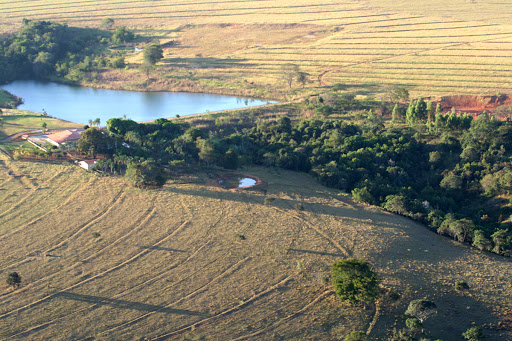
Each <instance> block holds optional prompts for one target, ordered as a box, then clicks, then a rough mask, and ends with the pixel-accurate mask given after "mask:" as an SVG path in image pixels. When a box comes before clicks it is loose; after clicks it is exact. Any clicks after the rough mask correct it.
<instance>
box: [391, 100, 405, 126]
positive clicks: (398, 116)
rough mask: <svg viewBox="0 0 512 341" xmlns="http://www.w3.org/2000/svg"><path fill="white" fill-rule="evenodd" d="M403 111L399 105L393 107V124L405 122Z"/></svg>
mask: <svg viewBox="0 0 512 341" xmlns="http://www.w3.org/2000/svg"><path fill="white" fill-rule="evenodd" d="M403 116H404V115H403V111H402V109H401V108H400V106H399V105H398V103H396V104H395V106H394V107H393V113H392V116H391V117H392V121H393V123H398V122H403V119H404V117H403Z"/></svg>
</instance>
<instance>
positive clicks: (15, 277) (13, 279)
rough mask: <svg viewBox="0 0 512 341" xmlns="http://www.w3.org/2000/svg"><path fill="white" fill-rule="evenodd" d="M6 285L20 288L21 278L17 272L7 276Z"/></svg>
mask: <svg viewBox="0 0 512 341" xmlns="http://www.w3.org/2000/svg"><path fill="white" fill-rule="evenodd" d="M6 282H7V284H8V285H10V286H11V287H13V288H14V289H18V288H19V287H20V286H21V276H20V275H19V274H18V273H17V272H11V273H9V275H7V281H6Z"/></svg>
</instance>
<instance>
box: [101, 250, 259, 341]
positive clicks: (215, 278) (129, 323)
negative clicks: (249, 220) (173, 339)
mask: <svg viewBox="0 0 512 341" xmlns="http://www.w3.org/2000/svg"><path fill="white" fill-rule="evenodd" d="M251 258H252V257H250V256H248V257H245V258H244V259H242V260H240V261H238V262H237V263H236V264H233V265H231V266H229V267H228V268H227V269H226V270H224V271H223V272H222V273H221V274H219V275H217V276H215V277H214V278H213V279H212V280H210V281H209V282H208V283H205V284H203V285H202V286H200V287H199V288H197V289H196V290H194V291H192V292H191V293H189V294H187V295H186V296H183V297H182V298H180V299H178V300H177V301H174V302H172V303H169V304H167V305H165V306H163V307H162V308H161V309H158V310H155V311H151V312H149V313H146V314H144V315H141V316H139V317H137V318H135V319H133V320H131V321H128V322H125V323H123V324H120V325H118V326H115V327H113V328H111V329H108V330H105V331H103V332H101V333H99V334H96V335H102V334H105V333H108V332H111V331H113V330H116V329H119V328H122V327H125V326H130V325H132V324H133V323H136V322H137V321H139V320H141V319H143V318H145V317H147V316H149V315H152V314H154V313H157V312H159V311H160V310H162V309H165V308H168V307H170V306H172V305H174V304H177V303H179V302H181V301H183V300H186V299H189V298H191V297H193V296H195V295H197V294H198V293H200V292H201V291H204V290H205V288H206V287H208V286H209V285H210V284H212V283H214V282H215V281H217V280H219V279H221V278H222V277H224V276H225V275H227V274H230V273H232V272H234V271H236V270H237V268H238V267H239V266H240V265H241V264H243V263H245V262H246V261H248V260H250V259H251Z"/></svg>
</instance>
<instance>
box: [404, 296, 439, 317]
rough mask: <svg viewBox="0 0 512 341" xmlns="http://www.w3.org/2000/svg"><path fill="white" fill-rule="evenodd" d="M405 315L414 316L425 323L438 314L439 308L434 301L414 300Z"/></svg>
mask: <svg viewBox="0 0 512 341" xmlns="http://www.w3.org/2000/svg"><path fill="white" fill-rule="evenodd" d="M405 314H406V315H410V316H414V317H416V318H418V319H419V320H420V322H423V321H425V320H426V319H427V318H429V317H430V316H432V315H435V314H437V306H436V304H435V303H434V302H432V301H427V300H413V301H411V303H409V307H408V308H407V310H406V311H405Z"/></svg>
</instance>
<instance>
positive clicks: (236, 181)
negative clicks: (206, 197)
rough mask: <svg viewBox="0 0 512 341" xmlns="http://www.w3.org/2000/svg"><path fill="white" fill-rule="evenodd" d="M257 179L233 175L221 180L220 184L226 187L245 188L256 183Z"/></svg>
mask: <svg viewBox="0 0 512 341" xmlns="http://www.w3.org/2000/svg"><path fill="white" fill-rule="evenodd" d="M256 182H257V181H256V180H255V179H253V178H244V177H237V176H235V177H232V178H227V179H223V180H219V184H220V185H221V186H222V187H224V188H243V187H250V186H254V185H256Z"/></svg>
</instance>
